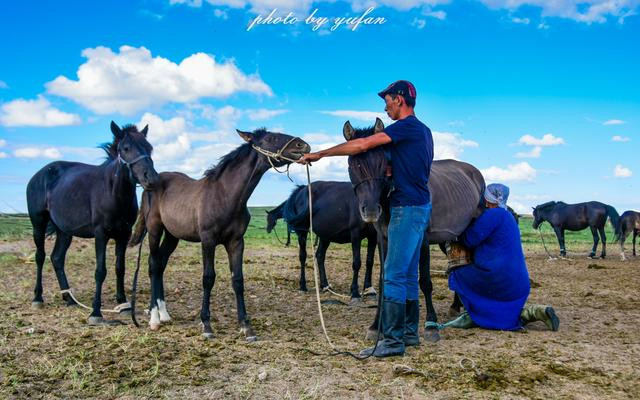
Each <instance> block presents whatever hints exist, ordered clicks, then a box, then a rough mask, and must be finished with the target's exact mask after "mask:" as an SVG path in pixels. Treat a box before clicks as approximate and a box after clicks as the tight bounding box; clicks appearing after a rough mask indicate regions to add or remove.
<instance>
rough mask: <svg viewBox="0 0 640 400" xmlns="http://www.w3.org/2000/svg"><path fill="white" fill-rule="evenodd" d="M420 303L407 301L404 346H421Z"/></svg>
mask: <svg viewBox="0 0 640 400" xmlns="http://www.w3.org/2000/svg"><path fill="white" fill-rule="evenodd" d="M419 326H420V301H419V300H407V304H406V306H405V316H404V337H403V339H402V340H403V341H404V345H405V346H420V332H419V331H418V329H419Z"/></svg>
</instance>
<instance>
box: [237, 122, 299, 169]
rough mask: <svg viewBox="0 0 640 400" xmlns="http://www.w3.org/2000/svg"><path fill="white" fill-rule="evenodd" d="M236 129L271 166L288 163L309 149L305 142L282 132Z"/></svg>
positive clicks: (262, 129)
mask: <svg viewBox="0 0 640 400" xmlns="http://www.w3.org/2000/svg"><path fill="white" fill-rule="evenodd" d="M236 131H237V132H238V135H240V137H241V138H242V139H244V140H245V141H246V142H248V143H250V144H251V146H252V147H253V149H254V150H256V151H257V152H258V153H260V154H262V155H263V156H264V158H265V160H266V161H267V162H268V163H269V164H270V165H271V166H273V167H281V166H283V165H287V164H290V163H292V162H293V161H296V160H298V159H299V158H300V157H302V156H303V155H304V154H306V153H309V152H310V151H311V146H309V144H308V143H307V142H305V141H304V140H302V139H300V138H298V137H294V136H290V135H285V134H284V133H276V132H269V131H267V130H266V129H264V128H261V129H257V130H255V131H253V132H244V131H241V130H238V129H236Z"/></svg>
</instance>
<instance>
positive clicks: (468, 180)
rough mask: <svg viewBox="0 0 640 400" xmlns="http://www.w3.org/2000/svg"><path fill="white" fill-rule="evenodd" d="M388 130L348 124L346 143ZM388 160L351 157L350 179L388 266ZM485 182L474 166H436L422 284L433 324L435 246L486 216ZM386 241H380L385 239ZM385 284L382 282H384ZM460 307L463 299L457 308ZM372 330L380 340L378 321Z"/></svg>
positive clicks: (430, 335) (429, 335) (433, 336)
mask: <svg viewBox="0 0 640 400" xmlns="http://www.w3.org/2000/svg"><path fill="white" fill-rule="evenodd" d="M382 131H384V124H383V123H382V121H381V120H380V119H379V118H376V123H375V125H374V126H373V127H371V128H368V129H354V128H353V127H352V126H351V124H350V123H349V121H347V122H346V123H345V124H344V127H343V135H344V137H345V139H346V140H352V139H357V138H363V137H367V136H370V135H372V134H374V133H377V132H382ZM386 171H387V159H386V157H385V155H384V151H383V149H382V148H381V147H376V148H373V149H371V150H369V151H366V152H364V153H360V154H357V155H354V156H349V177H350V178H351V183H352V184H353V185H354V190H355V194H356V197H357V198H358V209H359V212H360V216H361V218H362V219H363V220H364V221H366V222H370V223H374V224H375V226H376V229H377V230H378V234H379V236H378V237H379V238H382V243H381V248H382V249H383V251H382V255H381V258H382V261H381V263H382V265H384V258H385V254H386V247H387V230H388V227H389V218H390V205H389V198H388V197H389V190H390V187H391V186H390V180H389V178H387V177H386ZM484 189H485V182H484V178H483V177H482V174H481V173H480V171H478V169H477V168H475V167H474V166H472V165H470V164H467V163H464V162H460V161H455V160H439V161H434V162H433V164H432V166H431V174H430V177H429V191H430V192H431V203H432V211H431V222H430V225H429V228H428V229H427V231H425V234H424V239H423V241H422V247H421V249H420V262H419V273H420V277H419V284H420V289H421V290H422V293H423V295H424V297H425V301H426V304H427V321H432V322H437V320H438V318H437V315H436V311H435V309H434V307H433V300H432V297H431V294H432V290H433V285H432V283H431V277H430V274H429V270H430V254H429V244H443V243H445V242H448V241H456V240H457V237H458V236H459V235H460V234H462V232H463V231H464V230H465V228H466V227H467V226H469V224H470V223H471V220H472V219H473V218H475V217H477V216H479V215H480V214H481V213H482V210H483V209H484V200H483V199H484V198H483V194H484ZM379 240H380V239H379ZM380 285H382V282H380ZM456 306H457V307H458V308H459V300H458V301H455V302H454V305H453V306H452V308H455V307H456ZM379 312H380V310H378V312H377V313H376V319H375V321H374V322H373V324H372V325H371V327H370V328H369V332H368V334H367V337H368V338H372V339H375V338H376V337H377V329H378V320H379V318H380V313H379ZM424 337H425V339H426V340H428V341H437V340H439V338H440V335H439V333H438V331H437V330H436V329H431V328H429V329H426V330H425V335H424Z"/></svg>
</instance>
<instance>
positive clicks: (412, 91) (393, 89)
mask: <svg viewBox="0 0 640 400" xmlns="http://www.w3.org/2000/svg"><path fill="white" fill-rule="evenodd" d="M388 94H399V95H400V96H404V97H405V98H410V99H414V100H415V98H416V87H415V86H413V83H411V82H409V81H403V80H400V81H395V82H393V83H392V84H391V85H389V86H387V88H386V89H385V90H383V91H382V92H380V93H378V96H380V97H382V98H383V99H384V96H386V95H388Z"/></svg>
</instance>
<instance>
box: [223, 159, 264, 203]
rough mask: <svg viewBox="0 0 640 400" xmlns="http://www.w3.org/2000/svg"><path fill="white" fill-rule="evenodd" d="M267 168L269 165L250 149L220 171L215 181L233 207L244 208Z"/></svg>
mask: <svg viewBox="0 0 640 400" xmlns="http://www.w3.org/2000/svg"><path fill="white" fill-rule="evenodd" d="M267 170H269V165H268V164H267V163H265V162H263V161H262V160H261V157H260V155H259V154H258V153H257V152H256V151H253V150H252V151H250V152H249V153H247V155H245V156H243V157H242V158H240V159H238V160H235V161H234V163H233V165H229V166H228V167H227V168H226V169H225V170H224V171H222V173H221V174H220V176H219V177H218V178H217V179H216V180H215V183H216V184H218V185H222V186H223V187H224V193H225V197H226V199H227V200H228V201H229V203H230V204H232V205H233V206H234V208H236V207H237V208H244V207H246V206H247V201H248V200H249V197H251V194H252V193H253V191H254V190H255V188H256V186H258V183H259V182H260V179H262V176H263V175H264V174H265V172H267Z"/></svg>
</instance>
